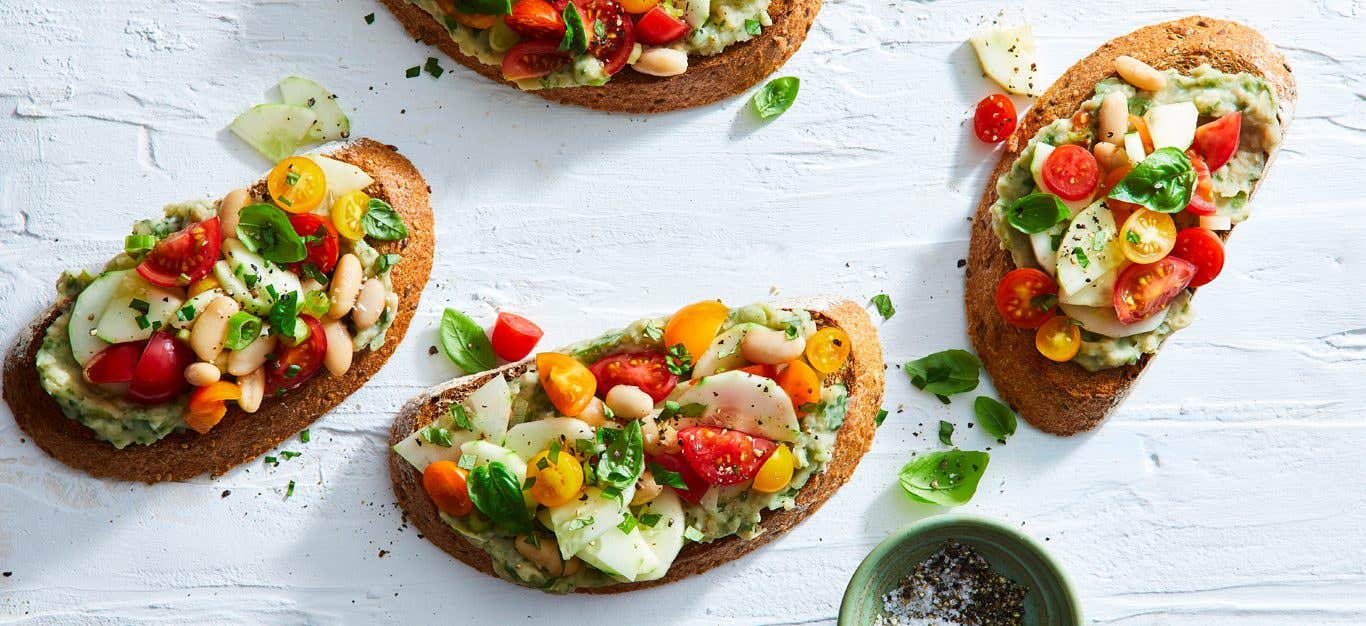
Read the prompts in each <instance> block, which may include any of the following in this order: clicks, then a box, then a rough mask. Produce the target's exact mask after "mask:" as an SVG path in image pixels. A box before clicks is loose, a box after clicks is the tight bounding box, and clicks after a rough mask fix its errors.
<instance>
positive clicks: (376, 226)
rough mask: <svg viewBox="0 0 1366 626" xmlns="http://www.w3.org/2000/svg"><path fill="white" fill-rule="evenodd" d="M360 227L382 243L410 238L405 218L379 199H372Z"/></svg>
mask: <svg viewBox="0 0 1366 626" xmlns="http://www.w3.org/2000/svg"><path fill="white" fill-rule="evenodd" d="M360 225H361V228H363V229H364V230H365V234H367V235H370V236H371V237H374V238H375V239H378V240H380V241H397V240H399V239H404V238H406V237H407V236H408V226H407V225H406V224H404V223H403V216H401V215H399V214H398V211H395V210H394V207H392V206H389V203H388V202H385V201H383V200H380V199H379V198H371V199H370V203H369V204H367V205H366V208H365V215H363V216H361V218H360ZM295 260H298V259H295Z"/></svg>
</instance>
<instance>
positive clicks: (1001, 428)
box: [972, 396, 1016, 443]
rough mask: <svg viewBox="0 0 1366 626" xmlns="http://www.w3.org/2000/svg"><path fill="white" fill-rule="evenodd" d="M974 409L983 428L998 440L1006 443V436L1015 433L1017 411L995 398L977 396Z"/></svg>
mask: <svg viewBox="0 0 1366 626" xmlns="http://www.w3.org/2000/svg"><path fill="white" fill-rule="evenodd" d="M972 411H973V413H975V414H976V415H977V423H978V424H981V425H982V430H985V431H987V434H988V435H991V436H992V437H995V438H996V440H997V441H999V442H1001V443H1005V442H1006V437H1009V436H1011V435H1014V434H1015V426H1016V421H1015V412H1014V411H1011V410H1010V407H1008V406H1006V405H1005V404H1003V403H1001V402H999V401H997V400H996V399H995V398H989V397H987V396H977V400H976V401H974V402H973V403H972Z"/></svg>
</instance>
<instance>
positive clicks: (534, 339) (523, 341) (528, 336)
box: [490, 312, 545, 361]
mask: <svg viewBox="0 0 1366 626" xmlns="http://www.w3.org/2000/svg"><path fill="white" fill-rule="evenodd" d="M543 336H545V332H544V331H542V330H541V327H540V326H537V325H536V324H535V323H533V322H532V321H531V320H529V319H527V318H525V317H522V316H520V315H517V314H515V313H507V312H503V313H499V314H498V321H496V322H494V324H493V333H492V335H491V336H490V339H491V340H492V341H493V351H494V353H496V354H497V355H498V356H499V357H502V358H504V359H507V360H509V361H520V360H522V359H525V358H526V355H528V354H531V349H532V348H535V347H536V344H537V343H539V342H540V341H541V337H543Z"/></svg>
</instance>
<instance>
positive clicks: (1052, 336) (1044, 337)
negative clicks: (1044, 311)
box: [1034, 315, 1081, 363]
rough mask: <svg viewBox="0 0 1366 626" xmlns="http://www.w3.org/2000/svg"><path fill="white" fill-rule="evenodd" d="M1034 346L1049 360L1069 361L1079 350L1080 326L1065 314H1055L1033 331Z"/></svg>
mask: <svg viewBox="0 0 1366 626" xmlns="http://www.w3.org/2000/svg"><path fill="white" fill-rule="evenodd" d="M1034 347H1035V348H1038V349H1039V353H1040V354H1042V355H1044V356H1045V357H1048V359H1049V360H1052V361H1057V362H1059V363H1063V362H1066V361H1071V360H1072V359H1073V358H1074V357H1076V356H1077V352H1079V351H1080V350H1081V328H1080V327H1079V326H1077V325H1076V324H1073V323H1072V320H1070V319H1068V318H1067V317H1066V316H1063V315H1058V316H1055V317H1053V318H1052V319H1050V320H1048V321H1047V322H1044V324H1043V326H1040V327H1039V330H1038V331H1037V332H1035V333H1034Z"/></svg>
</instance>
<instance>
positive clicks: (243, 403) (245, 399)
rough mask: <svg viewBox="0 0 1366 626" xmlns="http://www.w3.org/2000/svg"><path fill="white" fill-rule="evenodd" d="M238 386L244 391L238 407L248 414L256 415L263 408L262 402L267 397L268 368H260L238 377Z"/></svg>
mask: <svg viewBox="0 0 1366 626" xmlns="http://www.w3.org/2000/svg"><path fill="white" fill-rule="evenodd" d="M237 386H238V387H239V388H241V390H242V398H241V399H240V400H238V401H237V406H240V407H242V410H243V411H246V412H248V413H255V412H256V410H257V409H260V408H261V400H262V399H263V398H265V397H266V368H264V367H258V368H256V371H254V372H252V373H250V374H247V375H246V376H238V377H237Z"/></svg>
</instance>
